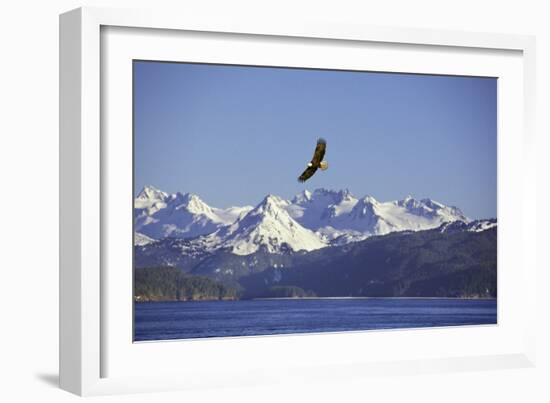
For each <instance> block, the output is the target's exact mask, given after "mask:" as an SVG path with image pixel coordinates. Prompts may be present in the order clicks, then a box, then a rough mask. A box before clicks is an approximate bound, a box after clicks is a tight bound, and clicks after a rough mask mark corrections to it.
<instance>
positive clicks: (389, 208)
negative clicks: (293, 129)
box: [134, 186, 471, 255]
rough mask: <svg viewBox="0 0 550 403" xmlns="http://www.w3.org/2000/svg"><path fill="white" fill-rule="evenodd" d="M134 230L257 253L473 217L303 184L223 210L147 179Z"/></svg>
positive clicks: (429, 203)
mask: <svg viewBox="0 0 550 403" xmlns="http://www.w3.org/2000/svg"><path fill="white" fill-rule="evenodd" d="M134 210H135V211H134V217H135V231H136V232H137V233H138V234H139V235H140V237H139V242H141V243H143V242H150V240H151V239H152V240H159V239H163V238H176V239H189V240H194V239H195V238H200V237H203V238H201V239H200V240H194V241H192V242H195V246H196V245H198V244H199V243H200V244H203V245H204V247H205V250H213V249H220V248H221V249H227V250H230V251H231V252H232V253H234V254H240V255H245V254H252V253H254V252H256V251H257V250H259V249H260V248H263V249H265V250H266V251H268V252H269V253H282V252H287V251H288V250H292V251H294V252H297V251H301V250H302V251H312V250H315V249H320V248H323V247H326V246H329V245H342V244H346V243H350V242H357V241H361V240H364V239H366V238H368V237H371V236H376V235H383V234H388V233H391V232H399V231H419V230H426V229H432V228H437V227H439V226H440V225H442V224H443V223H450V222H455V221H459V222H463V223H469V222H470V221H471V220H470V219H469V218H468V217H466V216H465V215H464V214H463V213H462V211H461V210H460V209H459V208H457V207H454V206H446V205H444V204H442V203H439V202H437V201H435V200H432V199H428V198H425V199H421V200H417V199H414V198H413V197H411V196H407V197H405V198H404V199H402V200H394V201H388V202H381V201H378V200H376V199H375V198H374V197H373V196H370V195H367V196H364V197H362V198H357V197H355V196H354V195H353V194H352V193H351V192H350V191H349V190H348V189H344V190H338V191H335V190H329V189H324V188H319V189H315V190H314V191H313V192H311V191H309V190H304V191H302V192H300V193H298V194H297V195H295V196H294V197H293V198H292V199H290V200H286V199H283V198H281V197H279V196H277V195H267V196H266V197H264V199H263V200H262V201H261V202H260V203H259V204H257V205H256V206H254V207H252V206H244V207H239V206H235V207H229V208H227V209H220V208H216V207H212V206H209V205H208V204H207V203H205V202H204V201H203V200H202V199H201V198H200V197H199V196H198V195H196V194H193V193H186V194H182V193H180V192H177V193H174V194H169V193H167V192H163V191H161V190H159V189H157V188H155V187H153V186H146V187H144V189H143V190H142V191H141V192H140V193H139V194H138V196H137V197H136V199H135V209H134Z"/></svg>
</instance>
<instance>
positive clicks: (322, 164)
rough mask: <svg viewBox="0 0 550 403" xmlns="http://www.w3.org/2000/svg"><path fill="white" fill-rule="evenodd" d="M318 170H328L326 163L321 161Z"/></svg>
mask: <svg viewBox="0 0 550 403" xmlns="http://www.w3.org/2000/svg"><path fill="white" fill-rule="evenodd" d="M319 168H321V169H322V170H323V171H326V170H327V169H328V162H326V161H321V163H320V164H319Z"/></svg>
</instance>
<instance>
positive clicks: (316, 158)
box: [298, 139, 328, 182]
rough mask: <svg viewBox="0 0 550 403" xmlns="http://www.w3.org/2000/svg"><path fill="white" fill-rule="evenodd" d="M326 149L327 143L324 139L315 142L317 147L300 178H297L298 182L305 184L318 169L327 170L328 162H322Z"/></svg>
mask: <svg viewBox="0 0 550 403" xmlns="http://www.w3.org/2000/svg"><path fill="white" fill-rule="evenodd" d="M326 149H327V142H326V141H325V139H319V140H317V146H316V147H315V152H314V153H313V158H312V159H311V162H310V163H308V164H307V168H306V170H305V171H304V172H302V174H301V175H300V177H299V178H298V181H299V182H305V181H307V180H308V179H309V178H311V177H312V176H313V174H314V173H315V172H316V171H317V169H318V168H321V170H322V171H324V170H325V169H328V162H326V161H323V157H324V156H325V151H326Z"/></svg>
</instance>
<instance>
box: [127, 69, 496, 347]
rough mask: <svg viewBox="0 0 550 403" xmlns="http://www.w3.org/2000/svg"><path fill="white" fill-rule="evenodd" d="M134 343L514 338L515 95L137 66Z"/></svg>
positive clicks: (377, 77)
mask: <svg viewBox="0 0 550 403" xmlns="http://www.w3.org/2000/svg"><path fill="white" fill-rule="evenodd" d="M133 147H134V150H133V153H134V183H133V189H134V194H133V217H134V245H133V249H134V271H133V273H134V278H133V282H134V341H154V340H170V339H193V338H205V337H235V336H259V335H278V334H298V333H321V332H344V331H363V330H377V329H407V328H421V327H442V326H464V325H490V324H496V323H497V219H496V217H497V79H496V78H491V77H467V76H445V75H428V74H410V73H387V72H368V71H343V70H326V69H306V68H287V67H263V66H261V67H260V66H241V65H222V64H201V63H175V62H155V61H140V60H134V61H133Z"/></svg>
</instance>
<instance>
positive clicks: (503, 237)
mask: <svg viewBox="0 0 550 403" xmlns="http://www.w3.org/2000/svg"><path fill="white" fill-rule="evenodd" d="M114 27H116V28H114ZM140 30H141V31H140ZM106 32H107V33H109V32H111V33H113V36H112V37H111V39H108V40H107V39H106V37H105V36H104V34H105V33H106ZM140 32H141V34H140ZM185 33H192V34H193V38H194V39H193V40H199V41H200V40H202V39H201V38H202V37H206V36H208V35H212V34H215V42H218V43H219V42H221V43H224V42H227V43H229V41H231V40H232V39H231V38H239V41H241V42H242V43H243V49H240V50H239V49H236V48H232V50H233V51H234V53H235V54H240V55H241V56H240V57H241V59H239V60H241V63H243V64H247V62H242V61H243V60H246V61H248V63H250V64H252V63H253V62H254V63H255V64H258V63H259V64H270V63H273V60H274V59H273V57H282V56H277V55H276V53H270V55H271V56H270V55H267V54H265V55H264V54H262V52H254V53H252V52H247V48H246V46H249V44H248V45H247V43H248V42H247V40H248V39H250V40H251V41H252V42H254V43H256V44H258V43H260V44H262V41H269V43H271V44H273V46H279V45H280V47H281V48H282V49H284V48H285V47H287V48H288V46H287V45H285V44H288V43H289V41H290V42H292V41H299V44H300V47H301V49H304V46H306V47H307V46H312V44H315V46H327V47H329V48H330V49H331V50H332V51H334V52H338V51H339V49H340V48H343V47H346V46H348V47H353V48H355V50H354V51H353V52H354V54H355V55H357V54H360V53H361V52H363V50H362V49H363V48H362V46H367V45H369V46H374V47H378V48H380V49H382V51H383V52H385V50H384V49H385V47H392V46H393V48H392V49H393V50H392V49H390V50H391V52H388V55H389V56H388V59H391V58H393V62H392V63H394V66H395V67H394V68H393V70H394V71H401V72H409V71H410V72H418V71H420V70H419V69H421V71H422V72H428V73H432V74H433V73H435V74H437V73H441V74H453V73H457V72H458V71H459V70H455V69H456V68H457V67H456V66H454V67H453V64H456V61H460V60H463V61H462V62H460V63H462V64H463V65H462V66H459V68H460V69H463V70H464V71H466V72H467V71H468V63H470V62H469V60H471V62H472V66H473V65H474V60H475V59H480V58H481V59H480V60H486V61H487V63H486V66H485V67H484V66H483V63H480V60H477V62H475V63H477V67H475V69H473V70H471V72H470V74H475V73H476V72H479V74H480V75H491V71H492V70H491V69H493V68H494V69H502V70H498V71H502V76H499V77H501V78H502V77H503V80H502V81H503V84H502V86H501V88H502V89H503V91H501V93H504V94H507V95H508V98H504V99H501V98H499V103H500V106H499V119H503V120H499V213H498V214H499V326H497V327H485V328H480V327H476V328H462V329H453V330H450V331H449V330H447V329H426V330H408V331H399V332H391V331H386V332H349V333H347V334H325V335H293V336H281V337H279V336H270V337H266V336H263V337H246V338H231V339H222V340H217V341H212V340H204V341H193V340H192V341H183V342H179V341H178V342H170V343H168V342H162V343H152V344H149V345H148V346H146V347H144V344H141V345H140V346H135V345H133V344H132V341H131V339H128V337H127V332H128V331H130V330H128V329H127V327H128V321H130V322H131V320H132V318H131V317H129V316H128V315H126V313H127V307H128V305H127V304H128V300H124V295H126V294H127V291H128V288H129V287H130V286H131V285H130V283H127V280H128V277H127V276H125V275H116V273H115V272H114V271H113V270H109V267H112V265H111V263H110V262H111V259H119V258H120V259H122V260H120V262H122V265H124V266H127V264H126V263H127V257H128V256H127V254H126V258H124V256H123V255H120V256H112V255H111V253H112V252H111V251H112V250H113V248H112V247H111V245H110V243H109V242H108V241H107V239H109V240H113V239H115V238H114V237H119V238H121V239H122V238H124V237H130V239H131V236H132V235H131V232H130V231H126V228H127V226H128V225H130V226H131V223H130V222H128V221H131V212H130V213H129V215H128V214H126V213H124V210H120V209H124V203H122V204H118V205H117V202H116V200H120V199H121V197H122V199H124V198H125V197H131V196H130V194H131V192H127V194H126V196H125V193H124V191H127V189H129V187H131V183H128V184H127V185H126V187H124V186H122V187H120V188H121V189H122V190H120V191H121V192H122V193H120V194H117V193H115V190H114V187H113V183H115V182H116V183H121V182H122V181H124V180H125V178H127V177H128V176H127V174H128V172H127V171H128V169H131V161H128V160H127V159H126V158H127V155H128V154H127V153H126V152H125V151H124V150H126V149H127V146H128V144H129V143H128V142H125V141H126V140H128V139H127V138H126V137H125V135H123V134H122V135H117V136H115V135H111V133H113V129H114V128H117V129H118V128H120V130H121V131H120V132H117V133H126V132H127V123H128V121H127V120H126V121H125V122H124V121H120V122H119V121H117V122H113V121H111V120H110V115H112V113H111V110H110V109H109V108H111V107H113V108H119V109H117V112H120V113H121V114H122V115H124V114H126V115H127V114H128V113H130V114H131V110H130V111H129V110H128V102H127V101H128V95H129V94H128V93H127V89H128V87H127V81H125V79H124V74H125V72H124V70H120V69H119V67H120V66H122V67H123V68H124V66H127V60H129V58H132V57H134V58H137V57H136V53H140V57H141V58H145V59H147V58H150V59H155V60H159V59H158V57H160V58H163V57H170V58H171V57H172V56H168V55H169V54H170V52H171V49H173V48H174V44H175V43H178V41H180V40H181V36H178V35H180V34H181V35H185ZM102 35H103V36H102ZM117 35H118V36H117ZM137 35H142V36H141V37H140V47H139V48H136V46H135V43H134V45H132V44H131V41H132V38H131V37H135V36H137ZM242 38H245V39H246V38H248V39H247V40H244V39H243V40H241V39H242ZM124 41H130V42H124ZM249 42H250V41H249ZM296 43H298V42H296ZM127 45H128V46H127ZM188 45H189V46H188V49H189V51H193V50H195V51H196V53H195V56H194V57H195V58H201V57H204V58H205V60H209V61H215V62H223V61H228V60H230V58H231V57H233V56H232V55H229V54H222V53H211V54H210V55H200V54H199V53H200V52H198V49H199V47H198V46H195V45H193V44H192V42H189V43H188ZM203 45H204V43H203ZM206 45H207V46H206V47H203V46H201V47H200V48H201V49H204V48H206V49H208V46H210V45H208V44H206ZM212 46H215V44H214V45H212ZM250 46H251V45H250ZM367 47H368V46H367ZM153 48H155V49H153ZM215 49H216V48H212V50H215ZM409 49H413V51H414V52H420V53H423V52H424V53H426V54H427V56H426V58H427V59H426V60H431V61H432V62H433V63H432V66H431V67H430V68H429V69H426V67H425V66H424V67H422V66H421V64H418V65H415V64H414V63H416V59H414V58H412V59H413V60H409V62H408V64H407V63H405V62H404V59H403V62H402V63H399V57H401V58H403V55H404V54H408V53H407V52H409V51H410V50H409ZM534 49H535V43H534V38H533V37H529V36H520V35H504V34H488V33H469V32H455V31H443V30H437V31H435V30H434V31H430V30H417V29H407V28H383V27H368V26H354V25H345V24H332V23H325V22H319V21H317V22H316V21H309V22H303V21H300V22H292V20H290V21H285V22H280V21H278V22H274V21H270V20H269V19H266V20H263V21H258V20H257V21H247V20H244V19H242V20H236V19H233V20H231V21H215V20H212V19H204V18H197V17H196V16H193V15H191V14H190V15H183V16H182V15H171V14H170V13H169V12H166V13H159V12H151V11H148V10H117V9H104V8H80V9H77V10H73V11H70V12H68V13H65V14H63V15H61V17H60V385H61V387H62V388H63V389H66V390H68V391H71V392H73V393H76V394H79V395H96V394H112V393H129V392H140V391H159V390H169V389H186V388H208V387H215V386H235V385H238V386H245V385H254V384H258V383H266V382H267V383H269V382H275V381H276V382H294V380H295V379H296V376H297V375H298V374H299V378H300V379H301V381H304V380H305V379H335V378H338V379H345V378H346V377H357V376H369V375H371V374H374V373H377V374H380V373H385V374H389V375H396V374H410V373H418V372H419V371H420V372H426V371H427V372H439V371H456V370H461V371H463V370H475V369H482V368H483V369H490V368H495V369H496V368H511V367H527V366H532V365H534V360H535V346H534V338H535V334H534V332H535V330H534V329H535V318H534V316H533V315H532V314H530V312H535V295H536V293H535V290H536V280H535V279H536V265H535V262H534V256H535V251H534V249H533V248H534V247H535V245H534V244H535V243H534V242H528V239H527V237H526V234H528V233H535V228H534V225H535V219H534V217H533V214H534V211H532V210H528V209H526V208H523V206H525V205H527V204H528V203H529V202H530V201H532V200H534V193H535V182H534V179H533V178H534V172H535V161H534V158H531V157H532V155H534V133H533V114H534V88H535V74H534V66H535V64H534V57H535V55H534ZM432 51H433V52H436V53H437V52H439V53H441V54H443V53H444V54H446V55H447V56H448V58H449V59H448V60H447V59H446V57H442V58H438V57H436V56H435V55H436V53H434V55H428V54H429V53H430V52H432ZM132 52H134V53H132ZM163 52H167V53H163ZM274 52H275V51H274ZM266 53H267V52H266ZM305 53H307V52H305ZM400 54H401V56H400ZM155 55H156V57H155ZM273 55H275V56H273ZM294 55H295V56H294V57H295V58H296V59H294V60H296V61H295V62H294V63H296V64H297V65H299V66H306V65H307V66H313V67H315V66H316V64H318V63H324V62H323V61H322V60H321V59H316V58H315V52H311V54H310V56H307V55H306V56H304V55H302V56H300V57H301V59H300V58H299V56H298V54H296V53H294ZM408 55H409V56H410V53H409V54H408ZM468 55H470V56H468ZM115 56H116V57H115ZM106 57H107V58H111V59H112V61H113V64H112V65H111V64H109V62H108V61H107V64H105V63H106V61H105V60H103V59H105V58H106ZM173 57H176V56H173ZM262 57H263V58H264V59H262ZM289 57H292V52H291V53H290V56H289ZM307 57H309V59H307ZM353 57H357V56H352V59H349V58H348V59H346V57H344V55H342V58H338V60H336V61H333V62H331V63H343V64H341V65H336V64H334V65H331V66H332V67H334V68H338V67H349V64H350V63H353V60H355V59H353ZM384 57H385V56H384ZM384 57H382V59H384ZM468 57H470V59H468ZM117 58H120V59H121V61H120V64H116V61H115V59H117ZM483 58H486V59H483ZM408 59H411V58H410V57H409V58H408ZM125 60H126V61H125ZM280 60H281V62H280V63H281V64H283V65H288V64H289V63H292V61H291V62H289V60H291V59H286V60H285V61H283V59H282V58H281V59H280ZM298 60H299V61H298ZM357 60H359V59H357ZM453 60H454V62H453ZM231 61H232V60H231ZM125 63H126V64H125ZM275 63H276V62H275ZM346 63H347V64H346ZM357 63H364V61H357ZM369 63H371V64H369V66H371V67H372V68H373V69H376V68H377V66H376V65H373V64H372V62H369ZM395 63H397V64H395ZM418 63H421V61H420V62H418ZM424 63H425V61H424ZM460 63H458V64H459V65H460ZM497 65H498V66H500V67H491V66H497ZM361 66H362V65H361V64H358V65H357V68H361ZM387 66H391V65H390V64H388V65H387ZM387 66H386V65H383V64H380V65H379V66H378V68H380V69H384V70H385V71H391V69H392V68H391V67H387ZM472 68H473V67H472ZM104 69H107V70H104ZM461 71H462V70H461ZM494 71H496V70H494ZM102 74H105V75H107V74H108V75H109V77H112V78H119V79H118V80H115V81H114V82H113V81H112V80H106V79H105V77H102ZM117 74H118V75H117ZM125 89H126V90H125ZM125 91H126V93H125ZM511 94H516V95H517V97H515V98H514V99H513V100H512V99H511V96H510V95H511ZM516 98H518V99H516ZM501 101H502V102H501ZM106 105H109V106H108V107H106ZM118 124H120V125H121V126H117V125H118ZM112 125H114V126H112ZM503 134H504V135H505V136H503ZM124 139H126V140H124ZM119 151H120V152H121V153H122V154H124V155H126V157H122V158H121V159H120V161H121V163H120V164H117V165H118V166H115V165H113V163H111V162H110V161H111V160H110V158H112V156H113V153H115V154H117V155H119V154H118V152H119ZM125 162H126V164H125ZM128 163H129V165H128ZM512 163H513V167H512ZM504 179H506V181H504ZM514 187H516V188H517V187H519V188H520V189H521V190H522V191H521V192H516V195H510V192H511V190H513V188H514ZM504 196H506V198H505V199H503V198H504ZM501 200H502V203H501ZM516 208H520V213H518V216H512V214H511V212H512V211H513V210H514V209H516ZM129 211H130V210H129ZM108 212H109V213H108ZM107 213H108V214H107ZM125 214H126V215H125ZM128 218H129V220H128ZM126 232H127V233H126ZM117 234H118V235H117ZM124 234H125V235H124ZM512 243H515V244H517V247H516V249H515V250H514V251H509V249H511V248H501V246H502V245H504V246H506V245H511V244H512ZM129 246H130V245H129ZM504 249H506V250H504ZM503 250H504V251H503ZM503 253H506V255H503ZM502 258H504V262H506V261H511V262H513V263H514V264H515V265H516V267H520V268H521V269H520V270H517V271H515V272H512V271H510V270H508V269H507V270H508V271H506V272H505V274H506V275H505V276H504V277H503V279H501V274H502V271H501V269H500V262H501V261H502ZM124 259H126V263H124V262H125V260H124ZM510 264H511V263H510ZM130 269H131V268H130ZM124 270H127V267H126V269H124ZM126 273H127V271H126ZM507 273H510V274H509V275H508V274H507ZM125 281H126V283H125ZM512 284H515V288H514V291H513V292H514V294H512V293H511V292H509V293H507V292H506V290H511V285H512ZM501 289H503V290H504V294H503V295H501ZM113 290H118V291H119V292H118V293H113ZM120 290H123V291H124V292H122V293H120ZM117 294H121V296H117ZM518 296H519V297H521V303H518V304H517V305H515V304H514V305H513V306H512V304H509V303H507V301H508V302H509V301H510V299H511V298H513V297H518ZM119 299H120V300H121V301H122V300H124V301H126V302H124V301H122V302H120V301H118V300H119ZM119 302H120V303H119ZM501 302H502V303H501ZM503 306H504V308H506V309H504V308H503ZM503 309H504V310H503ZM520 317H521V320H519V318H520ZM117 326H120V329H119V328H118V327H117ZM125 329H126V330H125ZM367 339H368V340H367ZM435 340H444V342H442V343H441V346H439V347H438V348H433V345H434V341H435ZM476 340H481V342H479V343H476ZM365 341H366V342H367V344H368V345H376V349H371V350H368V348H366V352H365V353H363V354H357V355H351V351H345V349H342V350H338V346H341V345H342V342H344V343H345V344H346V345H349V346H353V345H360V344H361V343H363V344H364V343H365ZM457 341H461V343H463V346H461V347H460V348H452V349H451V348H449V346H450V345H455V344H457V343H456V342H457ZM491 341H494V342H493V343H491ZM128 343H129V344H128ZM389 343H398V344H399V345H400V346H407V344H408V343H410V345H411V346H415V350H417V351H416V353H415V354H412V353H410V352H409V351H407V350H406V349H405V348H404V347H401V348H397V347H396V348H394V349H393V352H392V354H389V351H390V349H389V347H390V345H389ZM153 344H154V345H153ZM476 344H477V345H476ZM490 344H492V345H493V346H492V347H490ZM430 345H431V346H432V347H431V349H430V348H429V346H430ZM289 346H290V347H289ZM394 346H395V344H394ZM288 348H291V349H292V350H294V351H300V352H301V354H302V357H301V359H302V360H304V361H306V362H307V365H305V366H304V365H301V364H300V363H299V362H298V361H297V360H286V361H282V360H281V361H277V357H279V356H281V352H282V351H284V350H283V349H288ZM319 348H324V349H325V352H327V353H326V354H324V355H323V356H322V357H321V356H319V354H317V355H316V352H318V351H319ZM375 350H376V351H378V352H379V355H377V354H376V351H375ZM367 352H368V354H369V356H366V354H367ZM203 354H206V355H203ZM208 354H211V355H212V356H213V355H214V354H221V355H225V357H227V358H229V359H233V360H238V362H237V363H236V364H234V365H232V367H231V370H230V369H229V368H228V367H224V366H223V365H222V366H220V368H218V369H216V370H212V369H211V365H200V363H199V362H198V360H199V357H200V356H201V355H203V357H207V360H206V361H207V364H211V361H209V360H212V359H213V357H212V356H211V355H208ZM138 356H139V360H146V361H147V362H148V363H149V364H151V365H160V364H162V363H164V364H168V361H169V360H168V357H171V358H174V357H175V358H176V359H175V360H174V359H172V360H170V362H171V363H172V364H170V365H163V368H164V369H163V370H162V371H161V370H157V371H155V373H151V371H149V372H147V371H141V370H139V369H136V365H135V361H134V359H135V357H138ZM183 357H186V359H187V360H188V361H187V362H185V360H184V359H183ZM262 357H263V359H265V361H266V362H269V364H263V366H262V363H261V362H260V359H262ZM178 358H180V359H178ZM174 362H176V363H177V364H173V363H174ZM180 362H185V363H184V364H180ZM123 363H126V365H123ZM190 364H192V365H190ZM186 367H193V369H194V370H193V371H192V372H191V371H186ZM153 368H154V367H153ZM157 368H160V367H157ZM260 368H261V369H262V370H261V371H258V369H260ZM304 369H307V371H304ZM205 375H208V376H205Z"/></svg>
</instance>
